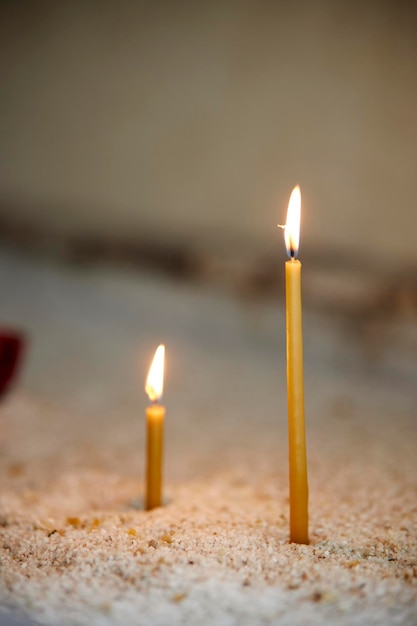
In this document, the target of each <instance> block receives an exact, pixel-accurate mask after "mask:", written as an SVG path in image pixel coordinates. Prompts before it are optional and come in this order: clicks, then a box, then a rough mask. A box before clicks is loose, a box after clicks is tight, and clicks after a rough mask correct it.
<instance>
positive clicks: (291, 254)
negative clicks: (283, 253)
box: [290, 247, 295, 259]
mask: <svg viewBox="0 0 417 626" xmlns="http://www.w3.org/2000/svg"><path fill="white" fill-rule="evenodd" d="M290 257H291V258H292V259H295V250H294V248H292V247H291V248H290Z"/></svg>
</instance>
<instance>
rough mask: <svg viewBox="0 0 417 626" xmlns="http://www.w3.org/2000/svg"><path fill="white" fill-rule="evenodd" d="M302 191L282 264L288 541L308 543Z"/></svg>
mask: <svg viewBox="0 0 417 626" xmlns="http://www.w3.org/2000/svg"><path fill="white" fill-rule="evenodd" d="M300 214H301V192H300V188H299V187H298V186H297V187H295V188H294V189H293V191H292V193H291V197H290V201H289V204H288V213H287V222H286V224H285V226H284V227H283V228H284V238H285V246H286V248H287V254H288V256H289V261H287V262H286V263H285V291H286V322H287V394H288V439H289V463H290V541H293V542H295V543H308V479H307V452H306V437H305V425H304V371H303V328H302V310H301V263H300V261H299V260H298V259H297V254H298V243H299V239H300Z"/></svg>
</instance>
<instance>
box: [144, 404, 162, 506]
mask: <svg viewBox="0 0 417 626" xmlns="http://www.w3.org/2000/svg"><path fill="white" fill-rule="evenodd" d="M164 418H165V407H163V406H161V405H160V404H153V405H152V406H149V407H147V408H146V431H147V433H146V435H147V442H146V491H145V508H146V510H147V511H149V510H150V509H154V508H155V507H157V506H161V504H162V461H163V443H164Z"/></svg>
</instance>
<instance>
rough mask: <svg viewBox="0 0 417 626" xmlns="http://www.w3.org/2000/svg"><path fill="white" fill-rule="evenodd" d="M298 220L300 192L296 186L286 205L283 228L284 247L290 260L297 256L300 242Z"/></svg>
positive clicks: (299, 215)
mask: <svg viewBox="0 0 417 626" xmlns="http://www.w3.org/2000/svg"><path fill="white" fill-rule="evenodd" d="M300 218H301V190H300V187H299V186H298V185H297V186H296V187H294V189H293V190H292V192H291V196H290V201H289V203H288V211H287V222H286V224H285V226H284V227H283V228H284V239H285V247H286V248H287V254H288V256H289V257H290V259H295V258H296V257H297V254H298V244H299V242H300Z"/></svg>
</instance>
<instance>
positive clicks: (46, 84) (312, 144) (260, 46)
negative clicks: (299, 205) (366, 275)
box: [0, 0, 417, 263]
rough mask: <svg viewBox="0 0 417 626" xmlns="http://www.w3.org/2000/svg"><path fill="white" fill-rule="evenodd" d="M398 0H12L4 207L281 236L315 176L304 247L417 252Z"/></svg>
mask: <svg viewBox="0 0 417 626" xmlns="http://www.w3.org/2000/svg"><path fill="white" fill-rule="evenodd" d="M399 4H400V3H399ZM391 5H392V6H391ZM393 5H394V3H391V4H390V3H384V2H339V1H333V2H332V1H331V0H328V1H324V0H322V1H319V2H309V1H308V0H304V1H298V2H290V1H287V2H278V1H277V2H272V1H271V2H266V1H263V0H258V1H247V0H240V1H239V0H235V1H232V2H230V1H229V2H226V1H220V0H219V1H213V2H148V3H142V2H130V3H129V2H116V1H114V2H96V3H82V2H63V3H59V2H55V3H53V2H51V3H42V2H40V3H34V2H9V3H4V4H3V7H2V14H3V15H2V19H1V24H2V25H1V33H0V34H1V42H0V64H1V66H0V70H1V73H2V76H3V79H2V88H1V92H2V93H1V109H2V112H1V118H0V133H1V135H0V159H1V167H0V201H1V203H2V206H3V209H2V210H3V211H6V210H7V208H8V207H11V206H14V211H20V212H21V213H22V214H25V215H29V214H31V213H34V214H35V217H41V218H42V219H43V220H48V221H49V222H51V223H55V224H58V225H59V226H60V227H65V228H74V227H76V228H79V227H80V226H82V227H83V228H93V229H95V230H109V229H111V230H117V231H120V232H130V233H132V232H133V233H134V232H140V231H141V229H144V228H145V229H150V230H151V231H154V232H158V233H159V234H161V235H162V236H168V235H170V236H174V235H175V234H186V235H192V236H194V237H196V238H204V237H207V238H209V239H210V238H211V237H213V238H214V237H216V235H217V234H218V233H221V235H222V237H223V238H224V240H225V241H226V242H227V241H228V240H229V239H230V240H232V239H233V240H239V239H242V241H243V240H249V241H250V242H252V243H254V244H255V245H257V246H259V248H263V249H270V248H271V247H272V246H273V245H276V241H277V232H276V230H275V228H274V227H275V224H276V223H277V222H278V221H282V220H283V218H284V214H285V208H286V202H287V198H288V195H289V192H290V189H291V187H292V186H293V185H294V184H295V183H296V182H299V183H300V184H301V187H302V191H303V195H304V216H303V242H304V243H305V244H310V245H311V247H314V246H315V247H321V248H323V247H324V246H325V245H328V240H329V238H330V237H331V238H332V244H331V245H332V247H334V246H340V249H341V250H343V251H344V252H345V253H348V254H354V253H356V252H357V251H359V252H361V253H364V252H365V251H366V250H367V249H368V252H369V254H368V257H370V256H372V257H374V258H376V259H379V258H380V259H390V258H391V257H394V256H395V258H396V259H397V260H399V259H400V258H403V259H407V260H409V261H411V260H413V261H417V245H416V230H417V213H416V212H417V185H416V168H417V36H416V35H417V26H416V24H417V22H416V17H415V13H411V12H410V9H404V8H402V9H401V8H400V9H398V8H397V9H394V8H393ZM278 236H279V235H278ZM279 245H281V244H279ZM394 263H395V261H394Z"/></svg>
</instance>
